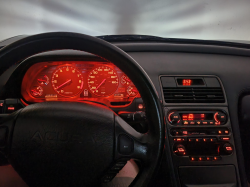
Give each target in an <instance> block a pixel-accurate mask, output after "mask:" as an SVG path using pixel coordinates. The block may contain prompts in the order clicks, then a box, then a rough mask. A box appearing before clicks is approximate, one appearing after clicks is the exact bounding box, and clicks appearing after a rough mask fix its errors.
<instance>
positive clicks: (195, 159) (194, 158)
mask: <svg viewBox="0 0 250 187" xmlns="http://www.w3.org/2000/svg"><path fill="white" fill-rule="evenodd" d="M189 159H190V160H191V161H198V157H196V156H190V157H189Z"/></svg>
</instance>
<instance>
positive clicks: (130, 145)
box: [118, 135, 134, 155]
mask: <svg viewBox="0 0 250 187" xmlns="http://www.w3.org/2000/svg"><path fill="white" fill-rule="evenodd" d="M118 145H119V152H120V153H121V154H124V155H127V154H130V153H132V152H133V149H134V142H133V140H132V139H131V138H130V137H128V136H127V135H120V136H119V140H118Z"/></svg>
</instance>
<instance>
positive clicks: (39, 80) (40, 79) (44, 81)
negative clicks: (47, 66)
mask: <svg viewBox="0 0 250 187" xmlns="http://www.w3.org/2000/svg"><path fill="white" fill-rule="evenodd" d="M37 80H38V81H44V82H45V81H46V80H43V79H37Z"/></svg>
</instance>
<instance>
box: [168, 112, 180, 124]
mask: <svg viewBox="0 0 250 187" xmlns="http://www.w3.org/2000/svg"><path fill="white" fill-rule="evenodd" d="M180 120H181V117H180V115H179V114H178V113H177V112H171V113H169V114H168V121H169V123H171V124H176V123H178V122H179V121H180Z"/></svg>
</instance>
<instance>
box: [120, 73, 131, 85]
mask: <svg viewBox="0 0 250 187" xmlns="http://www.w3.org/2000/svg"><path fill="white" fill-rule="evenodd" d="M130 82H131V80H130V79H129V78H128V77H127V76H126V75H123V76H122V77H121V84H122V85H129V83H130Z"/></svg>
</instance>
